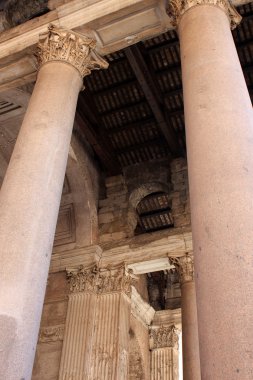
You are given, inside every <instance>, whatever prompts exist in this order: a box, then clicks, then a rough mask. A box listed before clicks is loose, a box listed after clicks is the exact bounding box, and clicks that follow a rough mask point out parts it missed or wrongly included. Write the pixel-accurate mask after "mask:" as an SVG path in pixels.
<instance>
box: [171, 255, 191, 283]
mask: <svg viewBox="0 0 253 380" xmlns="http://www.w3.org/2000/svg"><path fill="white" fill-rule="evenodd" d="M169 262H170V264H171V265H174V266H175V268H176V269H177V271H178V273H179V277H180V283H181V285H182V284H184V283H185V282H189V281H193V280H194V263H193V255H192V254H189V253H187V254H186V255H185V256H181V257H169Z"/></svg>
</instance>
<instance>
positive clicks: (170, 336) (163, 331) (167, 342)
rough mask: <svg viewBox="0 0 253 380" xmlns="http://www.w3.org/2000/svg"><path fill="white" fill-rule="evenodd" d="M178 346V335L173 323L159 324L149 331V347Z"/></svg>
mask: <svg viewBox="0 0 253 380" xmlns="http://www.w3.org/2000/svg"><path fill="white" fill-rule="evenodd" d="M164 347H171V348H173V347H176V348H177V347H178V335H177V329H176V327H175V325H171V326H168V327H165V326H161V327H159V328H158V329H152V330H151V332H150V348H151V349H152V350H154V349H156V348H164Z"/></svg>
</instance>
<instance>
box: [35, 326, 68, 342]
mask: <svg viewBox="0 0 253 380" xmlns="http://www.w3.org/2000/svg"><path fill="white" fill-rule="evenodd" d="M64 330H65V326H64V325H57V326H50V327H43V328H41V329H40V333H39V343H47V342H56V341H59V340H63V338H64Z"/></svg>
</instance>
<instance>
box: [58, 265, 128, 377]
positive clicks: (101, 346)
mask: <svg viewBox="0 0 253 380" xmlns="http://www.w3.org/2000/svg"><path fill="white" fill-rule="evenodd" d="M68 278H69V281H70V297H69V304H68V313H67V320H66V326H65V337H64V342H63V351H62V358H61V366H60V374H59V379H60V380H65V379H72V378H73V379H75V380H83V379H87V380H96V379H103V380H127V379H128V345H129V327H130V314H131V299H130V296H131V291H132V288H131V285H132V284H133V283H134V282H135V277H134V276H133V275H132V274H131V273H129V272H127V271H126V269H125V267H124V266H122V267H119V268H113V269H112V268H98V267H97V266H94V267H93V268H90V269H84V268H83V267H82V266H81V267H79V268H73V269H69V270H68Z"/></svg>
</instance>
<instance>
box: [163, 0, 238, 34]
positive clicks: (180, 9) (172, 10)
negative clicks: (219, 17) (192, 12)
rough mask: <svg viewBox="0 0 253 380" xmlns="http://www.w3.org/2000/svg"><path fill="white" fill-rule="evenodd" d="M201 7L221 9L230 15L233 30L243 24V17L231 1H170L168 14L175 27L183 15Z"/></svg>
mask: <svg viewBox="0 0 253 380" xmlns="http://www.w3.org/2000/svg"><path fill="white" fill-rule="evenodd" d="M199 5H213V6H216V7H220V8H221V9H222V10H223V11H224V12H225V13H226V14H227V15H228V17H229V19H230V22H231V29H234V28H236V27H237V25H239V24H240V22H241V19H242V17H241V15H240V14H239V13H238V12H237V10H236V9H235V7H234V6H233V5H232V4H231V3H230V1H229V0H169V1H168V6H167V13H168V15H169V16H170V17H171V18H172V23H173V25H174V26H178V24H179V21H180V19H181V17H182V15H183V14H184V13H185V12H186V11H188V10H189V9H190V8H193V7H196V6H199Z"/></svg>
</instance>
